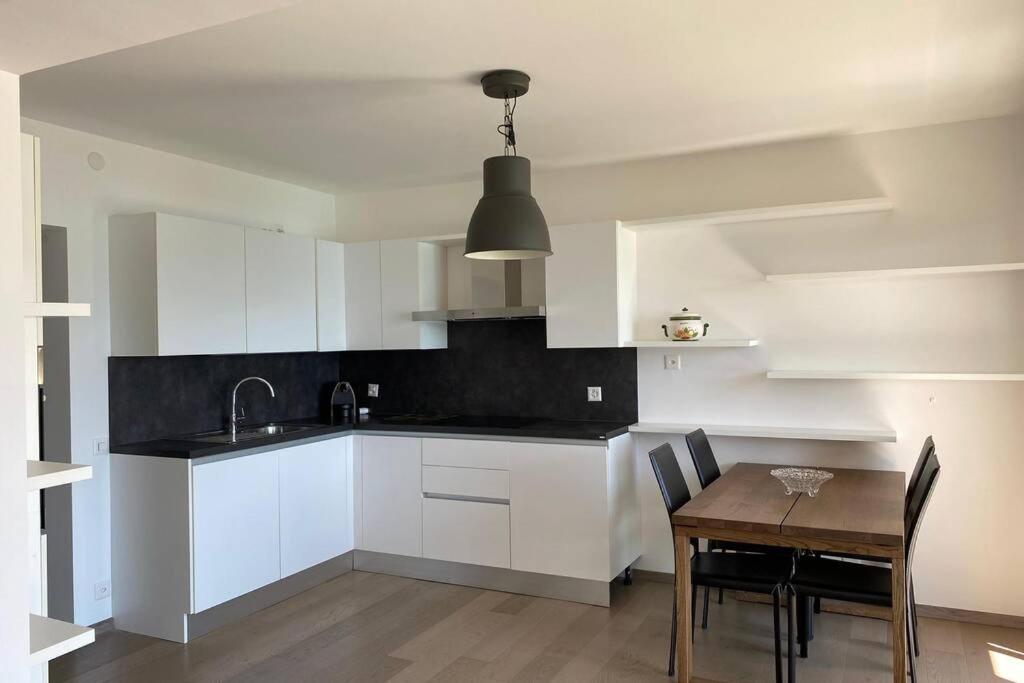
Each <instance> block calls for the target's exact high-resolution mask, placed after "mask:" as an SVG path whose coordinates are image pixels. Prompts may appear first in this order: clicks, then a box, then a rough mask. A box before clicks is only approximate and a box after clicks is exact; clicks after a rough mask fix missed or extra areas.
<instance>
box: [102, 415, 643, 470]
mask: <svg viewBox="0 0 1024 683" xmlns="http://www.w3.org/2000/svg"><path fill="white" fill-rule="evenodd" d="M281 424H301V425H304V428H303V429H301V430H297V431H292V432H287V433H284V434H277V435H273V436H263V437H259V438H253V439H248V440H246V441H241V442H236V443H209V442H204V441H198V440H196V437H194V436H187V435H186V436H175V437H169V438H166V439H156V440H153V441H143V442H140V443H131V444H121V445H117V446H112V447H111V449H110V450H111V452H112V453H121V454H126V455H149V456H157V457H164V458H179V459H185V460H192V459H196V458H205V457H208V456H211V455H221V454H224V453H233V452H235V451H244V450H249V449H253V448H261V449H263V448H265V447H267V446H273V445H277V444H286V443H288V442H290V441H299V440H303V439H310V438H314V437H323V436H328V435H338V436H343V435H345V434H350V433H358V432H368V433H381V432H415V433H419V434H437V435H438V436H442V435H445V434H453V435H470V436H509V437H518V438H522V439H531V438H532V439H568V440H574V441H607V440H608V439H611V438H614V437H616V436H619V435H621V434H625V433H626V432H628V431H629V425H630V424H631V423H629V422H585V421H576V420H547V419H544V418H521V417H480V416H471V415H451V416H418V415H395V416H382V417H380V418H372V419H369V420H366V421H363V422H360V423H359V424H355V425H353V424H351V423H344V424H337V425H330V424H323V423H322V422H321V421H320V420H318V419H316V418H314V419H310V420H293V421H290V422H289V423H281Z"/></svg>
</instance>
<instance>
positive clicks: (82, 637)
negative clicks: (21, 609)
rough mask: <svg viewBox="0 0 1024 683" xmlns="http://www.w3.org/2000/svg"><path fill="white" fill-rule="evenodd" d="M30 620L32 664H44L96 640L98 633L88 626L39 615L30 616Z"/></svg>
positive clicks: (29, 639)
mask: <svg viewBox="0 0 1024 683" xmlns="http://www.w3.org/2000/svg"><path fill="white" fill-rule="evenodd" d="M28 619H29V623H28V633H29V635H28V643H29V648H28V649H29V663H30V664H44V663H46V662H48V661H50V660H51V659H55V658H57V657H60V656H61V655H63V654H67V653H68V652H71V651H72V650H77V649H78V648H80V647H84V646H86V645H88V644H89V643H92V642H93V641H95V640H96V632H95V631H94V630H93V629H91V628H88V627H86V626H78V625H77V624H69V623H68V622H66V621H58V620H57V619H50V618H49V617H41V616H39V615H38V614H30V615H28Z"/></svg>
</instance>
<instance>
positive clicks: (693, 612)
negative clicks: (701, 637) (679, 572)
mask: <svg viewBox="0 0 1024 683" xmlns="http://www.w3.org/2000/svg"><path fill="white" fill-rule="evenodd" d="M696 639H697V584H694V585H693V586H691V587H690V641H691V642H693V641H694V640H696Z"/></svg>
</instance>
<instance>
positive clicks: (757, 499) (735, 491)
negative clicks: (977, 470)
mask: <svg viewBox="0 0 1024 683" xmlns="http://www.w3.org/2000/svg"><path fill="white" fill-rule="evenodd" d="M776 467H783V465H760V464H754V463H744V462H741V463H737V464H736V465H734V466H733V467H732V468H731V469H730V470H729V471H728V472H726V473H725V474H723V475H722V476H721V477H719V479H718V480H717V481H715V482H714V483H713V484H711V485H710V486H709V487H708V488H707V489H705V490H704V491H701V492H700V493H699V494H697V495H696V496H694V498H693V499H692V500H691V501H690V502H689V503H687V504H686V505H684V506H683V507H681V508H680V509H679V510H677V511H676V512H675V514H674V515H672V523H673V524H674V525H679V526H687V527H696V528H698V529H699V528H707V529H733V530H738V531H755V532H767V533H781V534H783V535H788V536H801V537H808V536H812V537H815V538H821V539H831V540H838V541H852V542H863V543H870V544H874V545H885V546H897V547H901V546H902V545H903V505H904V501H903V497H904V493H905V486H906V475H905V474H904V473H903V472H891V471H880V470H857V469H844V468H834V467H830V468H828V470H829V471H830V472H832V473H833V474H834V475H835V477H834V478H833V479H832V480H830V481H828V482H826V483H825V484H824V485H823V486H822V487H821V490H820V491H819V492H818V495H817V496H815V497H814V498H811V497H810V496H807V495H805V494H800V495H795V494H794V495H791V496H787V495H786V490H785V488H784V487H783V486H782V484H781V483H780V482H779V481H778V480H777V479H775V478H774V477H773V476H771V473H770V472H771V470H772V469H774V468H776Z"/></svg>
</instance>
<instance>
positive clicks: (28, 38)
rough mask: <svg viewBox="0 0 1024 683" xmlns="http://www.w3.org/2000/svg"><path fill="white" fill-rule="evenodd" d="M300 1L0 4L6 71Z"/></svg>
mask: <svg viewBox="0 0 1024 683" xmlns="http://www.w3.org/2000/svg"><path fill="white" fill-rule="evenodd" d="M296 1H297V0H217V1H216V2H210V0H146V2H140V1H139V0H0V70H3V71H6V72H8V73H14V74H24V73H28V72H29V71H35V70H37V69H45V68H47V67H50V66H54V65H56V64H64V63H67V62H70V61H74V60H76V59H84V58H86V57H91V56H93V55H98V54H103V53H104V52H110V51H112V50H120V49H121V48H125V47H131V46H132V45H141V44H142V43H148V42H150V41H153V40H159V39H161V38H167V37H169V36H174V35H178V34H179V33H187V32H188V31H195V30H196V29H200V28H205V27H207V26H214V25H216V24H222V23H224V22H226V21H234V20H235V19H241V18H242V17H248V16H251V15H253V14H256V13H258V12H265V11H267V10H270V9H277V8H278V7H283V6H285V5H288V4H291V3H293V2H296Z"/></svg>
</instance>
